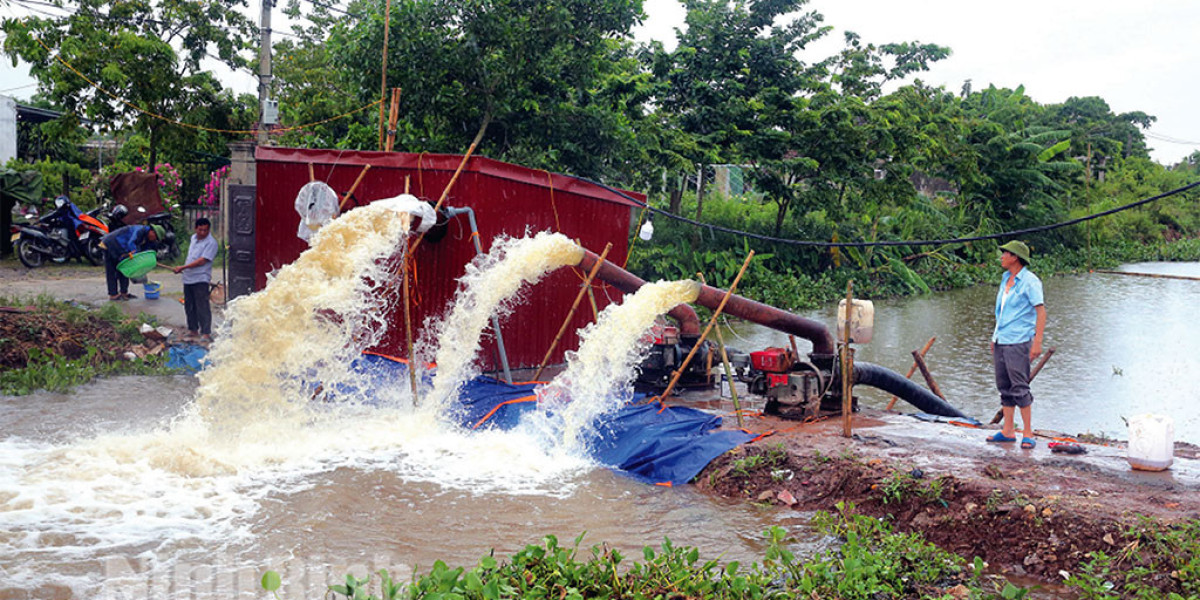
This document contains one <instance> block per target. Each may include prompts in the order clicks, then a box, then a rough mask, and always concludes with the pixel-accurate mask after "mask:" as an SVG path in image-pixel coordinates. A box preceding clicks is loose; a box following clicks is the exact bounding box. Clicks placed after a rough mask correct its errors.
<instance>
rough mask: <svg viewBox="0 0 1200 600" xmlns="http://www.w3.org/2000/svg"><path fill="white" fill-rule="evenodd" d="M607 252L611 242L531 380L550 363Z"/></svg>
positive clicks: (602, 253)
mask: <svg viewBox="0 0 1200 600" xmlns="http://www.w3.org/2000/svg"><path fill="white" fill-rule="evenodd" d="M609 250H612V242H609V243H608V245H606V246H604V252H601V253H600V259H599V260H597V261H596V264H595V265H593V266H592V270H591V271H590V272H589V273H588V274H587V277H586V278H585V279H584V280H583V287H581V288H579V293H578V294H575V302H573V303H572V304H571V310H568V311H567V318H566V319H563V324H562V326H561V327H559V328H558V334H557V335H555V336H554V341H553V342H551V343H550V347H549V348H547V349H546V355H545V356H543V357H542V364H540V365H538V368H537V372H535V373H534V374H533V380H534V381H537V380H538V377H540V376H541V375H542V370H543V369H545V368H546V363H547V362H550V355H551V354H552V353H553V352H554V349H555V348H557V347H558V342H559V341H560V340H562V336H563V334H564V333H566V332H567V327H568V326H569V325H570V324H571V318H572V317H574V316H575V309H577V308H579V303H580V302H581V301H582V300H583V295H584V293H585V291H586V290H587V289H590V288H591V287H592V280H593V279H595V278H596V273H599V272H600V267H601V266H603V265H604V257H606V256H608V252H609Z"/></svg>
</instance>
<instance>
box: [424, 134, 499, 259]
mask: <svg viewBox="0 0 1200 600" xmlns="http://www.w3.org/2000/svg"><path fill="white" fill-rule="evenodd" d="M491 122H492V115H490V114H489V115H488V116H486V117H484V119H483V124H482V125H480V126H479V131H478V132H477V133H476V134H475V139H474V140H472V141H471V146H470V147H468V148H467V153H466V154H464V155H463V157H462V161H461V162H459V163H458V168H457V169H455V170H454V175H453V176H452V177H450V182H449V183H447V184H446V188H445V189H443V190H442V196H441V197H440V198H438V201H437V204H435V205H433V212H434V214H437V211H438V209H440V208H441V207H442V204H443V203H445V202H446V198H447V197H448V196H450V188H452V187H454V182H456V181H458V176H459V175H460V174H462V170H463V167H465V166H467V160H469V159H470V158H471V155H472V154H474V153H475V148H476V147H478V146H479V142H480V141H482V140H483V134H484V132H486V131H487V128H488V124H489V123H491ZM424 239H425V234H424V233H422V234H421V235H420V236H417V241H415V242H413V243H412V246H410V247H409V249H408V250H409V252H413V251H414V250H416V249H417V246H420V245H421V241H422V240H424Z"/></svg>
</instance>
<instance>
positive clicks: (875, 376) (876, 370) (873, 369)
mask: <svg viewBox="0 0 1200 600" xmlns="http://www.w3.org/2000/svg"><path fill="white" fill-rule="evenodd" d="M854 383H855V384H861V385H869V386H871V387H873V388H879V389H881V390H883V391H885V392H889V393H891V394H892V395H893V396H896V397H899V398H901V399H903V400H904V401H905V402H908V403H909V404H911V405H913V406H915V407H917V408H919V409H921V411H922V412H927V413H929V414H931V415H940V416H943V417H959V418H962V419H969V418H970V417H968V416H967V415H965V414H963V412H962V411H961V410H958V409H957V408H954V407H953V406H950V404H949V403H948V402H946V401H945V400H942V399H941V398H938V397H937V395H935V394H934V393H933V392H931V391H929V390H927V389H925V388H923V387H921V386H919V385H917V384H916V383H914V382H913V381H912V380H909V379H905V377H904V376H903V375H901V374H899V373H897V372H895V371H893V370H891V369H888V368H887V367H881V366H879V365H873V364H871V363H868V362H855V363H854Z"/></svg>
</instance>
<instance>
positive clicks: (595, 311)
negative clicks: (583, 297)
mask: <svg viewBox="0 0 1200 600" xmlns="http://www.w3.org/2000/svg"><path fill="white" fill-rule="evenodd" d="M575 243H576V244H578V245H580V246H582V245H583V242H580V241H579V238H575ZM587 295H588V302H590V303H591V305H592V319H593V320H596V321H599V320H600V307H599V306H597V305H596V293H595V291H593V290H592V286H590V285H589V286H588V288H587Z"/></svg>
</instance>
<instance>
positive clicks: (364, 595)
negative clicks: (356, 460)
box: [262, 503, 1200, 600]
mask: <svg viewBox="0 0 1200 600" xmlns="http://www.w3.org/2000/svg"><path fill="white" fill-rule="evenodd" d="M812 523H813V526H814V527H815V528H816V529H817V530H818V531H819V532H821V533H823V534H825V535H827V536H830V538H831V541H833V544H832V546H831V548H830V549H828V550H825V551H822V552H819V553H817V554H816V555H815V556H812V557H808V558H803V557H799V556H797V555H796V554H795V553H794V552H793V551H792V550H790V549H789V546H790V544H791V543H792V540H791V539H789V537H788V535H787V532H786V531H785V530H784V529H782V528H779V527H772V528H771V529H770V530H768V531H766V532H764V536H765V537H766V540H767V548H766V550H765V551H764V554H763V557H762V559H761V560H759V561H758V562H756V563H752V564H748V565H744V564H741V563H739V562H737V561H720V560H715V559H714V560H704V559H702V558H701V556H700V552H699V551H698V550H697V549H695V548H687V547H677V546H675V545H674V544H672V543H671V541H670V540H664V542H663V544H662V545H661V547H659V548H657V549H655V548H651V547H646V548H644V549H643V551H642V561H640V562H632V563H631V562H629V561H626V559H625V557H624V556H623V555H622V554H621V553H620V552H619V551H617V550H615V549H612V548H609V547H607V546H605V545H598V546H593V547H592V548H591V549H590V556H587V557H581V556H580V551H579V544H580V541H581V540H582V538H583V536H582V535H580V536H579V538H577V539H576V540H575V544H574V545H573V546H572V547H564V546H562V545H560V544H559V542H558V539H557V538H555V537H554V536H546V537H545V538H544V539H543V540H542V544H540V545H529V546H526V547H525V549H523V550H521V551H519V552H517V553H516V554H514V555H513V556H512V557H510V558H509V560H508V561H507V562H505V561H501V560H498V559H496V558H495V557H494V556H492V555H489V556H485V557H483V558H482V559H481V560H480V561H479V563H478V564H477V565H476V566H475V567H473V568H469V569H468V568H463V567H450V566H448V565H446V564H445V563H443V562H442V561H437V562H435V563H434V564H433V566H432V568H431V569H429V571H428V572H426V573H416V574H414V575H413V578H412V581H411V582H409V583H407V584H406V583H402V582H399V581H396V580H394V579H392V577H391V576H390V575H389V574H388V573H387V572H386V571H380V572H379V573H377V574H376V575H375V576H370V575H368V576H366V577H356V576H354V575H347V576H346V578H345V580H344V581H343V582H341V583H338V584H335V585H331V586H329V591H330V592H331V595H332V596H333V597H335V598H342V597H344V598H347V599H352V600H398V599H410V600H416V599H424V600H451V599H454V600H475V599H479V600H492V599H499V598H545V599H551V598H553V599H556V600H558V599H562V600H567V599H577V600H582V599H583V598H613V599H617V598H628V599H652V598H714V599H721V598H728V599H730V600H735V599H736V600H742V599H783V598H841V599H842V600H860V599H861V600H885V599H899V598H931V599H932V598H937V599H951V598H954V599H959V598H967V597H969V598H973V599H977V600H986V599H1003V600H1012V599H1018V598H1024V597H1026V596H1027V594H1028V593H1029V590H1027V589H1023V588H1020V587H1018V586H1016V585H1013V584H1012V583H1011V582H1009V581H1007V580H1006V579H1005V578H1004V577H1002V576H999V575H996V574H994V573H990V572H989V571H988V569H987V565H986V564H985V563H984V562H983V561H982V560H980V559H978V558H975V559H973V560H967V559H964V558H963V557H960V556H957V555H955V554H952V553H949V552H946V551H944V550H941V549H939V548H938V547H936V546H934V545H933V544H930V543H929V542H928V541H926V540H925V539H924V537H923V536H921V535H920V534H919V533H897V532H895V531H893V529H892V527H891V526H890V525H889V524H888V523H887V522H886V521H884V520H880V519H876V518H872V517H867V516H863V515H859V514H855V507H854V505H853V504H841V503H839V504H838V505H837V511H836V512H834V513H827V512H821V513H817V515H816V516H815V517H814V518H813V521H812ZM1120 542H1121V543H1120V544H1118V545H1117V547H1123V549H1122V550H1120V551H1119V553H1118V555H1116V556H1108V555H1105V554H1092V555H1090V556H1089V560H1088V561H1086V562H1085V563H1083V564H1082V565H1080V569H1079V570H1078V572H1076V573H1066V574H1065V575H1064V583H1065V585H1066V586H1067V587H1068V588H1071V589H1072V590H1073V591H1074V592H1075V593H1077V594H1078V597H1079V598H1081V599H1082V600H1116V599H1118V598H1137V599H1145V600H1149V599H1151V598H1156V599H1157V598H1166V599H1169V600H1182V599H1183V598H1193V597H1196V595H1197V594H1200V583H1197V582H1200V521H1198V520H1195V519H1193V520H1191V521H1186V522H1183V523H1180V524H1177V525H1169V526H1168V525H1162V524H1160V523H1158V522H1156V521H1153V520H1151V519H1147V518H1143V519H1142V520H1140V521H1139V522H1138V523H1137V524H1135V525H1132V526H1130V527H1129V528H1128V529H1127V530H1126V531H1125V533H1124V536H1123V539H1122V540H1120ZM282 584H283V582H282V581H281V579H280V577H279V574H278V573H276V572H274V571H268V572H267V573H266V574H264V576H263V578H262V586H263V587H264V588H265V589H266V590H267V591H270V592H273V593H275V594H276V597H278V590H279V589H280V587H281V585H282Z"/></svg>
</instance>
